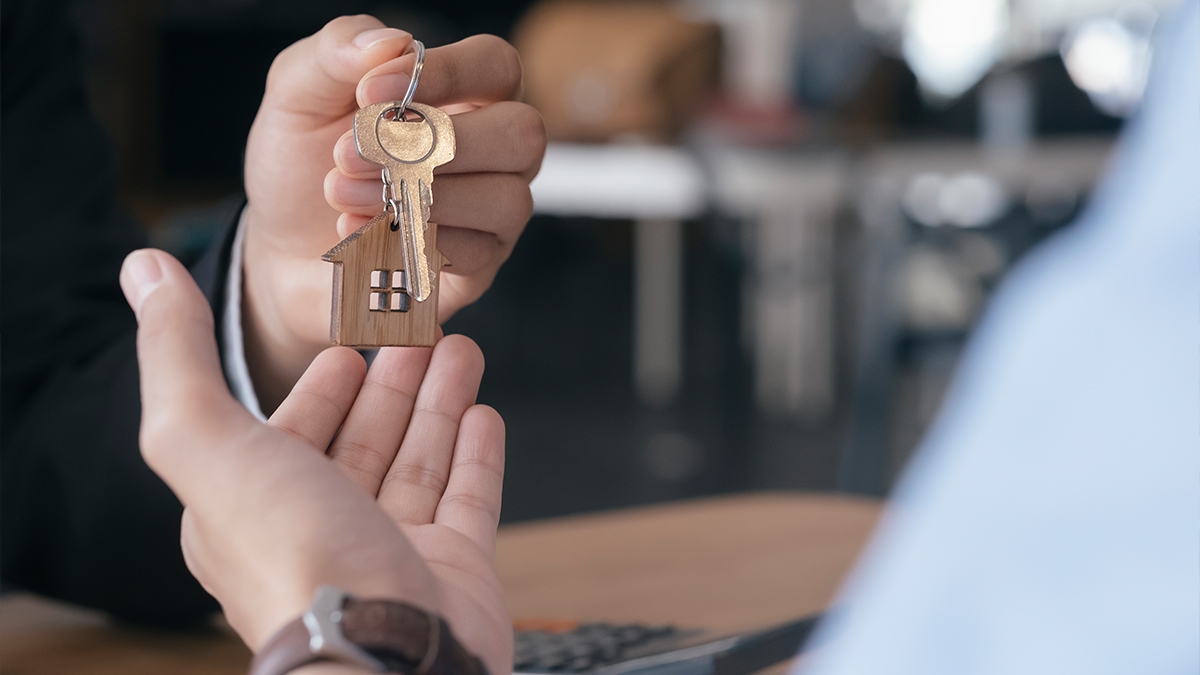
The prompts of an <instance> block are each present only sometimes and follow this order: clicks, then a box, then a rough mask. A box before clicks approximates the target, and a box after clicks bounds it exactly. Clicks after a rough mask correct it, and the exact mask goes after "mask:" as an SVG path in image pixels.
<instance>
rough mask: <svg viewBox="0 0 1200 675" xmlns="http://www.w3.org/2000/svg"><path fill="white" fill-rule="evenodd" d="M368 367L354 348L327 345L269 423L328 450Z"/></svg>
mask: <svg viewBox="0 0 1200 675" xmlns="http://www.w3.org/2000/svg"><path fill="white" fill-rule="evenodd" d="M366 370H367V367H366V364H365V363H364V362H363V358H362V356H360V355H359V353H358V352H356V351H354V350H353V349H350V348H347V347H332V348H330V349H326V350H325V351H323V352H321V353H320V354H318V355H317V358H315V359H313V362H312V364H310V365H309V367H308V370H306V371H304V375H302V376H301V377H300V380H299V381H297V382H296V385H295V386H294V387H293V388H292V392H291V393H290V394H288V396H287V398H286V399H284V401H283V403H281V404H279V407H278V408H277V409H276V410H275V412H274V414H272V415H271V419H270V421H269V422H268V424H270V425H271V426H274V427H276V428H279V429H282V430H284V431H286V432H288V433H290V434H292V435H293V436H296V437H297V438H299V439H300V440H302V441H304V442H306V443H308V444H309V445H311V446H312V447H313V448H316V449H317V450H318V451H320V452H325V449H326V448H328V447H329V442H330V441H332V440H333V436H334V434H336V433H337V430H338V427H340V426H341V425H342V421H343V420H345V419H346V414H347V413H348V412H349V411H350V406H351V405H352V404H354V399H355V397H356V396H357V395H358V392H359V388H360V387H361V386H362V384H363V376H364V375H365V374H366Z"/></svg>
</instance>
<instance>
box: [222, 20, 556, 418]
mask: <svg viewBox="0 0 1200 675" xmlns="http://www.w3.org/2000/svg"><path fill="white" fill-rule="evenodd" d="M411 42H412V37H411V36H410V35H409V34H408V33H405V32H404V31H401V30H397V29H394V28H384V27H383V24H382V23H380V22H379V21H378V20H376V19H374V18H372V17H368V16H353V17H342V18H339V19H335V20H334V21H331V22H330V23H329V24H328V25H327V26H325V28H323V29H321V31H320V32H319V33H317V34H316V35H313V36H312V37H309V38H306V39H304V40H301V41H300V42H297V43H296V44H294V45H292V46H291V47H289V48H288V49H286V50H284V51H283V52H282V53H281V54H280V55H279V57H278V58H276V59H275V63H274V64H273V65H272V66H271V72H270V74H269V75H268V77H267V89H266V93H265V94H264V96H263V102H262V106H261V107H260V108H259V111H258V116H257V117H256V118H255V120H254V125H253V127H252V128H251V130H250V137H249V139H248V141H247V144H246V166H245V174H246V195H247V198H248V199H249V205H248V207H247V211H246V219H247V228H248V229H247V235H246V258H245V287H244V298H245V300H244V305H245V316H246V318H245V320H244V329H245V335H246V355H247V361H248V365H249V366H250V373H251V376H252V378H253V380H254V384H255V388H256V391H257V392H258V394H259V398H260V402H261V403H262V404H263V408H264V410H268V411H269V410H272V409H274V407H275V406H276V405H277V404H278V403H279V401H281V400H282V399H283V397H284V396H285V395H286V393H287V392H288V391H289V390H290V389H291V386H292V384H293V383H294V382H295V381H296V380H297V379H298V378H299V376H300V374H301V373H302V372H304V369H305V368H306V367H307V366H308V364H309V363H310V362H311V361H312V359H313V358H314V357H315V356H316V354H317V353H319V352H320V351H321V350H322V349H324V348H325V347H327V346H328V345H329V305H330V289H331V286H332V274H333V269H332V265H330V264H329V263H326V262H322V261H321V260H320V256H321V254H323V253H325V252H326V251H327V250H329V249H330V248H332V247H333V246H334V245H335V244H337V242H338V241H340V240H341V239H342V238H344V237H345V236H347V235H349V234H350V233H351V232H353V231H354V230H355V229H357V228H358V226H360V225H362V224H363V223H365V222H366V221H367V219H368V218H369V217H371V216H374V215H376V214H378V213H379V212H380V211H381V210H382V201H381V199H380V192H381V187H382V184H381V182H380V177H379V174H380V170H379V167H377V166H374V165H371V164H369V163H366V162H365V161H364V160H362V159H361V158H359V157H358V156H357V153H356V151H355V148H354V142H353V134H352V132H351V128H352V125H353V118H354V113H355V111H356V110H357V109H358V108H359V107H361V106H364V105H369V104H371V103H377V102H380V101H384V100H393V99H399V98H401V97H402V96H403V94H404V91H405V89H406V88H407V86H408V74H409V73H410V72H411V71H412V66H413V63H414V60H415V56H414V55H412V54H409V55H407V56H403V57H402V56H401V54H403V53H404V52H405V51H406V50H407V49H408V47H409V46H410V44H411ZM520 91H521V64H520V60H519V59H518V57H517V53H516V51H515V50H514V49H513V48H512V47H511V46H510V45H508V44H507V43H506V42H504V41H503V40H501V39H499V38H497V37H494V36H486V35H484V36H476V37H472V38H468V39H466V40H463V41H461V42H458V43H455V44H452V45H447V46H445V47H438V48H435V49H430V50H429V51H428V52H427V53H426V62H425V70H424V74H423V75H422V76H421V82H420V86H419V87H418V89H417V92H416V100H417V101H418V102H422V103H427V104H430V105H435V106H439V107H441V108H444V109H446V110H447V111H448V112H451V113H454V125H455V136H456V141H457V146H458V156H457V157H456V158H455V160H454V161H453V162H450V163H449V164H446V165H445V166H442V167H440V168H439V170H438V171H437V173H438V179H437V182H436V184H435V186H434V190H435V193H436V196H437V197H436V199H435V200H434V205H433V208H432V213H431V219H432V220H433V221H434V222H436V223H438V224H439V225H440V226H441V228H440V229H439V231H438V247H439V248H440V249H441V251H442V252H443V253H444V254H445V255H446V257H447V258H448V259H449V260H450V261H451V263H452V265H453V266H452V267H451V268H449V269H447V270H446V272H445V273H444V274H443V275H442V282H441V283H442V286H441V289H440V292H439V308H438V310H439V316H440V317H441V319H442V320H443V321H444V320H445V319H447V318H449V317H450V316H451V315H452V314H453V313H454V312H456V311H458V310H459V309H460V308H462V307H463V306H465V305H467V304H469V303H471V302H473V301H475V300H476V299H478V298H479V296H480V295H482V294H483V292H484V291H485V290H486V289H487V287H488V286H489V285H490V284H491V282H492V279H493V278H494V277H495V274H496V271H497V270H498V269H499V268H500V265H501V264H502V263H503V262H504V261H505V260H506V259H507V258H508V255H509V253H510V252H511V251H512V247H513V245H514V244H515V243H516V240H517V238H518V237H519V236H520V234H521V231H522V230H523V229H524V226H525V223H526V221H528V219H529V216H530V214H531V213H532V209H533V203H532V199H531V198H530V195H529V181H530V180H532V179H533V176H534V175H535V174H536V173H537V170H538V167H539V166H540V163H541V158H542V154H543V153H544V151H545V144H546V135H545V130H544V128H543V126H542V120H541V117H540V116H539V115H538V114H537V112H536V111H534V110H533V108H531V107H529V106H527V105H524V104H522V103H517V102H515V101H514V100H513V99H515V98H516V97H517V96H519V95H520ZM335 159H336V162H337V166H336V167H335ZM327 200H328V202H327ZM331 204H332V206H331ZM339 211H340V212H343V213H342V214H341V217H340V218H339Z"/></svg>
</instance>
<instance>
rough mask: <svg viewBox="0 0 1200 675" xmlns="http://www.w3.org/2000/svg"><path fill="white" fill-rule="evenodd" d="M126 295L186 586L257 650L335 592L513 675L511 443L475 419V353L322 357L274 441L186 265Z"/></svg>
mask: <svg viewBox="0 0 1200 675" xmlns="http://www.w3.org/2000/svg"><path fill="white" fill-rule="evenodd" d="M121 281H122V287H123V288H124V289H125V293H126V296H127V297H128V298H129V300H130V304H131V305H132V306H133V307H134V309H135V312H137V314H138V325H139V327H138V359H139V364H140V371H141V379H142V398H143V416H142V432H141V444H142V452H143V455H144V457H145V458H146V461H147V463H148V464H149V465H150V467H151V468H152V469H154V471H155V472H156V473H158V474H159V475H160V476H161V477H162V478H163V479H164V481H166V483H167V484H168V485H169V486H170V487H171V489H172V490H174V491H175V493H176V494H177V495H178V496H179V498H180V500H181V501H182V502H183V504H184V506H185V511H184V521H183V537H182V540H183V549H184V554H185V557H186V559H187V562H188V567H189V569H191V570H192V572H193V574H195V575H196V577H197V579H199V580H200V582H201V583H202V584H204V586H205V588H206V589H208V590H209V592H211V593H212V594H213V595H214V596H215V597H216V598H217V599H218V600H219V601H220V602H221V605H222V607H223V608H224V610H225V612H226V615H227V617H228V619H229V622H230V624H231V625H232V626H233V627H234V629H235V630H237V631H238V633H239V634H240V635H241V636H242V638H243V639H244V640H246V642H247V644H249V645H250V646H251V648H258V647H260V646H261V645H263V644H264V643H265V642H266V640H267V639H268V638H269V637H270V635H271V634H272V633H273V632H274V631H275V630H276V629H278V628H279V627H280V626H282V625H283V624H285V623H287V622H288V621H290V620H291V619H293V618H295V617H296V616H298V615H299V614H300V613H301V612H303V610H304V608H305V607H306V606H307V604H308V603H309V601H310V600H311V598H312V594H313V591H314V590H315V589H316V587H317V586H320V585H322V584H329V585H333V586H337V587H339V588H341V589H343V590H345V591H347V592H349V593H351V594H354V595H357V596H360V597H368V598H392V599H397V600H402V601H405V602H409V603H412V604H414V605H418V606H420V607H423V608H425V609H427V610H429V611H433V612H436V613H438V614H440V615H441V616H443V617H444V618H445V619H446V621H447V622H448V623H449V624H450V626H451V629H452V630H453V631H454V633H455V634H456V635H457V636H458V638H459V639H460V640H461V641H462V642H463V644H464V645H465V646H466V647H467V649H468V650H470V651H472V652H473V653H475V654H476V655H477V656H479V657H480V658H481V659H482V660H483V661H484V663H485V664H486V665H487V667H488V669H489V671H490V672H493V673H497V672H507V671H508V670H509V669H511V664H512V629H511V623H510V620H509V616H508V611H507V608H506V607H505V604H504V599H503V595H502V593H501V590H500V585H499V580H498V579H497V577H496V573H495V566H494V555H495V534H496V523H497V520H498V517H499V511H500V491H501V482H502V475H503V466H504V426H503V422H502V420H501V419H500V417H499V415H498V414H496V412H495V411H494V410H492V409H491V408H488V407H486V406H480V405H475V402H474V401H475V396H476V393H477V391H478V386H479V380H480V378H481V376H482V373H483V357H482V355H481V354H480V352H479V349H478V347H476V346H475V344H474V343H473V342H471V341H470V340H469V339H467V338H464V337H461V336H450V337H447V338H444V339H443V340H441V341H440V342H439V343H438V345H437V346H436V347H434V348H433V349H384V350H381V351H380V353H379V355H378V357H377V358H376V359H375V362H374V363H373V365H372V367H371V369H370V371H369V372H367V370H366V367H365V364H364V363H363V360H362V357H361V356H359V355H358V354H357V353H356V352H354V351H352V350H349V349H345V348H332V349H329V350H326V351H325V352H322V353H321V354H320V355H319V356H318V357H317V359H316V360H315V361H314V362H313V364H312V366H311V367H310V368H309V369H308V371H307V372H306V373H305V374H304V376H303V377H301V379H300V381H299V382H297V384H296V387H295V388H294V390H293V391H292V393H291V394H290V395H289V396H288V398H287V399H286V400H285V401H284V402H283V404H282V405H280V407H279V409H278V410H277V411H276V412H275V414H274V415H273V416H272V417H271V419H270V420H269V421H268V422H267V423H265V424H264V423H261V422H258V421H257V420H255V419H254V418H253V417H252V416H251V415H250V414H249V413H248V412H247V411H246V410H245V409H244V408H243V407H242V406H241V405H240V404H238V403H237V402H236V401H235V400H234V399H233V398H232V397H231V396H230V394H229V392H228V389H227V387H226V384H225V381H224V377H223V375H222V373H221V369H220V361H219V358H218V356H217V349H216V343H215V340H214V337H213V322H212V314H211V312H210V311H209V309H208V305H207V303H206V301H205V300H204V298H203V296H202V295H201V293H200V291H199V289H198V288H197V287H196V286H195V284H194V283H193V282H192V280H191V277H190V276H189V275H188V273H187V271H186V270H185V269H184V268H183V266H182V265H180V264H179V263H178V261H176V260H174V259H173V258H171V257H170V256H169V255H167V254H165V253H162V252H161V251H138V252H135V253H133V254H131V255H130V257H129V259H127V261H126V265H125V268H124V269H123V270H122V277H121Z"/></svg>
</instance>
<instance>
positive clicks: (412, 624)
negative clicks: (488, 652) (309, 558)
mask: <svg viewBox="0 0 1200 675" xmlns="http://www.w3.org/2000/svg"><path fill="white" fill-rule="evenodd" d="M322 593H325V594H326V595H325V596H324V598H323V596H322ZM331 593H336V594H337V595H336V596H332V595H330V594H331ZM318 661H339V662H344V663H350V664H354V665H358V666H360V667H363V668H365V669H366V670H368V671H373V672H379V673H402V674H404V675H487V670H486V668H485V667H484V665H483V663H482V662H481V661H480V660H479V659H478V658H476V657H475V656H473V655H471V654H470V653H469V652H468V651H467V650H466V649H465V648H464V647H463V646H462V645H461V644H460V643H459V642H458V640H456V639H455V637H454V634H453V633H452V632H451V631H450V626H449V625H448V624H447V623H446V622H445V621H444V620H443V619H441V618H439V617H437V616H436V615H434V614H430V613H428V612H425V611H423V610H421V609H418V608H417V607H413V606H412V605H409V604H406V603H402V602H396V601H392V600H370V599H358V598H354V597H351V596H348V595H345V594H342V593H341V592H340V591H337V590H336V589H332V588H330V587H323V588H322V589H319V590H318V593H317V598H316V599H314V601H313V608H312V609H310V610H309V611H308V612H306V613H305V614H304V615H302V616H301V617H299V618H297V619H295V620H293V621H291V622H289V623H288V624H287V625H285V626H284V627H283V628H281V629H279V630H278V631H277V632H276V633H275V634H274V635H273V636H271V638H270V639H269V640H268V641H267V643H266V644H265V645H264V646H263V648H262V649H261V650H259V653H258V654H257V655H256V656H255V657H254V661H253V662H252V663H251V665H250V675H285V674H286V673H290V672H291V671H293V670H295V669H297V668H299V667H301V666H304V665H308V664H310V663H315V662H318Z"/></svg>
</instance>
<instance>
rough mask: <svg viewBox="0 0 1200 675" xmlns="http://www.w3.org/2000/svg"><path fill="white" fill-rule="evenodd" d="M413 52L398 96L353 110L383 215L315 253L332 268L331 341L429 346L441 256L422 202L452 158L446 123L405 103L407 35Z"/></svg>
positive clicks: (412, 87) (429, 198) (409, 96)
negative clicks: (377, 174)
mask: <svg viewBox="0 0 1200 675" xmlns="http://www.w3.org/2000/svg"><path fill="white" fill-rule="evenodd" d="M413 49H414V50H415V52H416V57H417V60H416V65H414V66H413V74H412V79H411V80H410V81H409V84H408V90H407V91H406V92H405V94H404V98H403V99H402V100H400V101H389V102H386V103H376V104H374V105H369V106H367V107H365V108H363V109H361V110H359V111H358V112H357V113H356V114H355V115H354V142H355V144H356V145H357V146H358V154H359V155H361V156H362V157H363V159H366V160H367V161H370V162H374V163H376V164H379V165H381V166H382V167H383V172H382V173H383V212H382V213H380V214H379V215H377V216H375V217H374V218H372V219H371V220H370V221H369V222H367V224H366V225H363V226H362V227H361V228H359V229H358V231H356V232H355V233H354V234H351V235H350V236H348V237H346V238H345V239H343V240H342V241H341V243H339V244H338V245H337V246H334V247H333V248H332V249H330V250H329V252H328V253H326V254H325V255H323V256H321V259H322V260H325V261H326V262H331V263H333V265H334V269H333V311H332V318H331V321H330V326H329V333H330V338H331V339H332V340H333V342H334V343H335V344H339V345H345V346H348V347H386V346H396V347H432V346H433V343H434V339H435V337H436V333H437V325H438V320H437V316H438V313H437V304H438V281H439V279H438V277H439V272H440V271H441V268H442V266H443V265H444V264H445V258H444V257H443V256H442V254H441V252H440V251H438V248H437V225H436V224H435V223H431V222H429V207H430V206H431V205H432V204H433V187H432V186H433V169H434V167H438V166H441V165H442V164H445V163H446V162H449V161H450V160H452V159H454V125H453V124H451V122H450V116H449V115H447V114H446V113H444V112H442V111H441V110H438V109H437V108H434V107H432V106H427V105H422V104H420V103H414V102H413V95H414V94H415V93H416V91H417V83H418V82H420V79H421V69H422V67H423V66H424V64H425V46H424V45H423V44H421V43H420V42H418V41H416V40H414V41H413Z"/></svg>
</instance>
